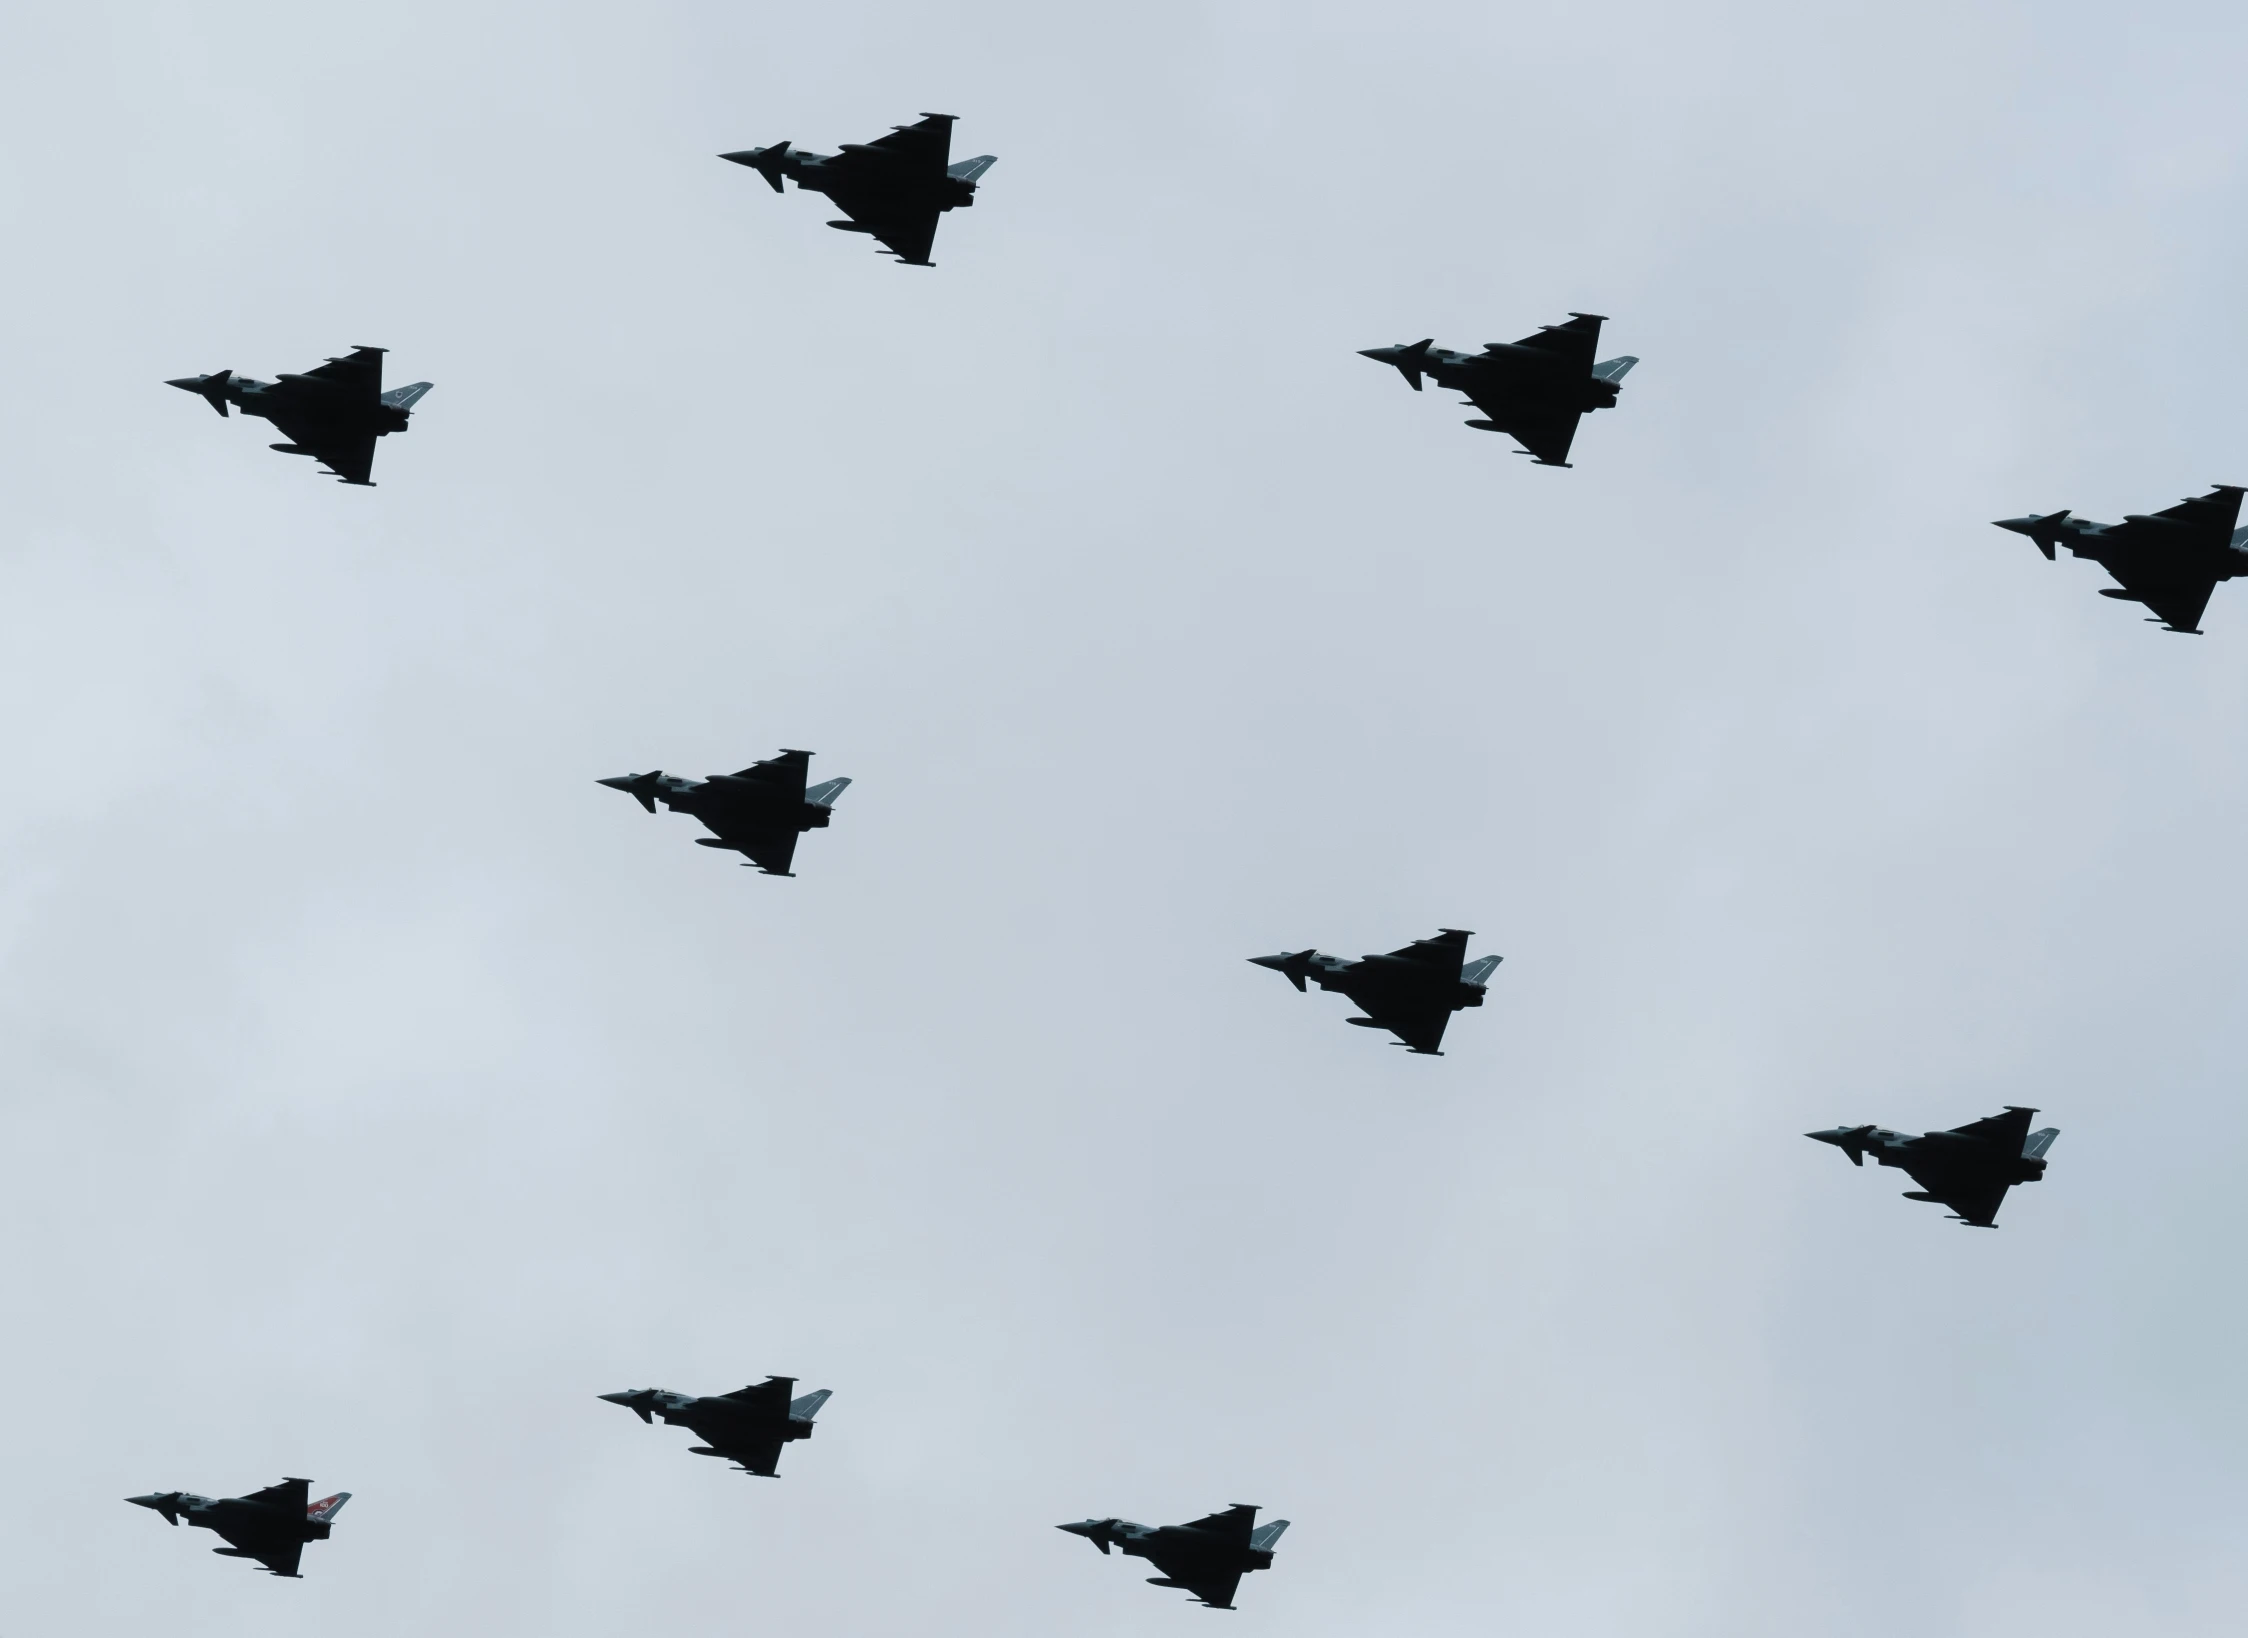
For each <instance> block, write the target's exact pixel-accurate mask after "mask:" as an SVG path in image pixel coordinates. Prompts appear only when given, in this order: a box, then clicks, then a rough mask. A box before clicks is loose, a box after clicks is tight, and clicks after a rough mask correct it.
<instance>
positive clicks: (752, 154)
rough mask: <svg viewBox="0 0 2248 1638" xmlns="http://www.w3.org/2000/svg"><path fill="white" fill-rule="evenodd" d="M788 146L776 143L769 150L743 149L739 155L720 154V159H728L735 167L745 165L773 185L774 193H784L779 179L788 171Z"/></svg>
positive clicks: (783, 143)
mask: <svg viewBox="0 0 2248 1638" xmlns="http://www.w3.org/2000/svg"><path fill="white" fill-rule="evenodd" d="M788 155H789V146H788V144H787V143H785V142H776V143H774V144H773V145H772V146H771V147H769V148H744V149H742V150H741V152H739V153H732V154H720V155H719V156H718V157H719V158H720V159H730V160H732V161H733V162H734V163H735V164H737V165H747V166H748V167H749V168H750V169H751V170H753V171H755V172H756V173H757V174H758V175H759V176H762V177H763V178H764V179H765V180H766V181H768V182H770V183H771V184H772V185H773V191H774V192H775V193H786V192H787V191H788V190H787V189H786V188H784V187H782V186H781V178H782V177H783V176H784V175H786V174H787V170H788Z"/></svg>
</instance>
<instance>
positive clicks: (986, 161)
mask: <svg viewBox="0 0 2248 1638" xmlns="http://www.w3.org/2000/svg"><path fill="white" fill-rule="evenodd" d="M998 163H999V156H998V155H997V154H978V155H976V157H975V158H973V159H963V160H961V161H960V163H958V164H957V165H947V166H946V167H945V168H944V174H945V175H947V176H949V177H951V178H952V179H953V180H954V181H956V182H973V181H975V179H976V178H977V177H979V176H981V175H983V173H984V172H986V171H988V170H990V169H991V168H992V166H994V165H996V164H998Z"/></svg>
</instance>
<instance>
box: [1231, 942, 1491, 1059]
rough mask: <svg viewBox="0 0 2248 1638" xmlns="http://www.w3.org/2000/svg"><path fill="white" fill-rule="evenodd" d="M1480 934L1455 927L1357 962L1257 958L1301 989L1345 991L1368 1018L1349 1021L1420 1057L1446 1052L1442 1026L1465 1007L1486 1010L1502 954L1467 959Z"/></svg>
mask: <svg viewBox="0 0 2248 1638" xmlns="http://www.w3.org/2000/svg"><path fill="white" fill-rule="evenodd" d="M1474 936H1475V935H1474V934H1472V933H1463V932H1461V931H1460V930H1459V929H1458V928H1456V927H1444V928H1439V929H1438V930H1437V934H1436V937H1434V938H1417V939H1415V940H1413V942H1412V943H1410V944H1408V945H1406V946H1405V948H1404V949H1402V950H1392V951H1390V952H1389V954H1387V955H1370V956H1365V957H1362V958H1360V959H1359V960H1357V961H1345V960H1344V959H1343V958H1342V957H1341V956H1331V955H1321V954H1320V953H1319V952H1318V951H1317V950H1298V951H1296V952H1295V953H1294V954H1293V955H1288V954H1282V955H1268V956H1251V957H1250V958H1249V959H1250V960H1251V961H1253V962H1255V963H1256V964H1257V965H1258V966H1260V967H1270V968H1271V969H1272V970H1273V971H1274V972H1276V973H1282V974H1285V975H1286V977H1287V979H1288V982H1289V983H1291V984H1293V985H1295V986H1296V988H1297V989H1299V990H1300V989H1302V988H1303V987H1304V980H1305V979H1307V978H1308V979H1310V980H1311V981H1312V982H1313V983H1314V984H1317V985H1318V986H1319V987H1320V988H1321V989H1323V990H1340V991H1341V992H1342V993H1343V994H1344V995H1347V996H1349V997H1350V998H1351V1000H1352V1001H1354V1002H1356V1003H1357V1004H1358V1007H1359V1010H1360V1011H1361V1012H1363V1013H1365V1015H1366V1016H1365V1017H1363V1018H1350V1019H1345V1020H1344V1022H1346V1023H1352V1024H1356V1025H1358V1026H1359V1027H1361V1028H1363V1029H1386V1030H1388V1031H1389V1032H1390V1033H1391V1034H1392V1035H1395V1036H1396V1037H1397V1038H1398V1039H1399V1041H1401V1042H1402V1043H1403V1044H1404V1045H1405V1046H1407V1047H1409V1048H1410V1049H1411V1050H1413V1051H1415V1052H1420V1053H1425V1054H1427V1055H1428V1056H1430V1057H1432V1058H1441V1057H1442V1056H1443V1054H1442V1053H1441V1052H1439V1051H1438V1050H1437V1048H1438V1047H1439V1046H1440V1045H1442V1044H1443V1040H1444V1026H1445V1025H1446V1024H1448V1023H1450V1022H1451V1021H1452V1014H1453V1013H1455V1012H1458V1011H1459V1010H1460V1009H1461V1008H1462V1007H1480V1006H1481V1005H1483V993H1484V986H1485V985H1486V984H1487V983H1489V982H1490V978H1491V974H1492V972H1493V971H1494V970H1495V969H1496V968H1497V967H1498V965H1499V963H1500V962H1501V961H1504V960H1505V959H1506V958H1505V957H1504V956H1483V957H1480V958H1479V959H1477V960H1475V961H1469V960H1468V959H1467V941H1468V940H1469V939H1471V938H1473V937H1474Z"/></svg>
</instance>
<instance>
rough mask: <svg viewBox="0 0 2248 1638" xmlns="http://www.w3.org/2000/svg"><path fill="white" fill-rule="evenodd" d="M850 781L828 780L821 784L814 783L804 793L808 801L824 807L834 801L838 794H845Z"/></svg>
mask: <svg viewBox="0 0 2248 1638" xmlns="http://www.w3.org/2000/svg"><path fill="white" fill-rule="evenodd" d="M850 783H851V782H850V781H849V780H848V779H830V780H827V781H825V782H823V783H821V784H818V785H814V786H813V787H812V788H811V789H810V790H808V791H806V792H805V793H804V800H805V801H807V802H814V803H817V804H818V805H819V806H821V807H823V808H824V807H826V806H828V805H829V804H830V803H832V802H833V801H834V800H835V799H836V798H837V797H838V796H841V795H842V794H843V791H844V787H846V786H847V785H849V784H850Z"/></svg>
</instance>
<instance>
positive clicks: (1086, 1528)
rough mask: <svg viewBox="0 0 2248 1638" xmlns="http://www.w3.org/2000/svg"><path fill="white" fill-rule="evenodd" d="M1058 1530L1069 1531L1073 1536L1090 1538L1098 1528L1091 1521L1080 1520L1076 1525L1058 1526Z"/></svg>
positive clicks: (1056, 1527)
mask: <svg viewBox="0 0 2248 1638" xmlns="http://www.w3.org/2000/svg"><path fill="white" fill-rule="evenodd" d="M1054 1528H1055V1529H1057V1530H1067V1531H1068V1532H1069V1533H1070V1534H1071V1535H1073V1536H1089V1535H1091V1534H1092V1533H1093V1531H1094V1530H1095V1529H1096V1528H1098V1526H1097V1525H1095V1524H1094V1522H1093V1521H1092V1520H1091V1519H1079V1520H1078V1521H1077V1522H1076V1523H1075V1524H1057V1525H1055V1526H1054Z"/></svg>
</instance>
